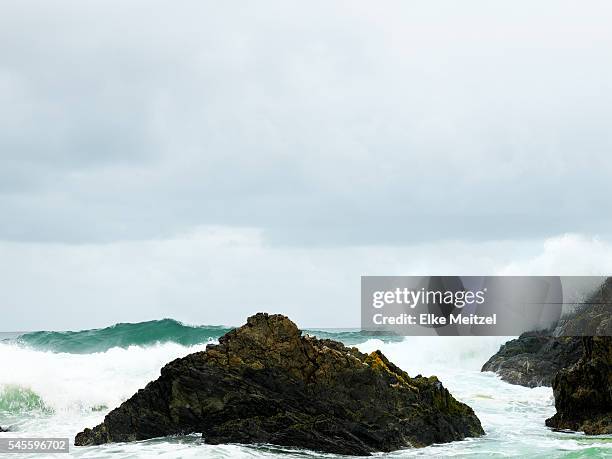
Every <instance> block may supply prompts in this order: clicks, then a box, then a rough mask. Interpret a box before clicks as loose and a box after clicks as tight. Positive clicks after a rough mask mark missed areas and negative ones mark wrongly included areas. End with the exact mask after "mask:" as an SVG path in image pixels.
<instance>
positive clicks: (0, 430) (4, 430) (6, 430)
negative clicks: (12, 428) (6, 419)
mask: <svg viewBox="0 0 612 459" xmlns="http://www.w3.org/2000/svg"><path fill="white" fill-rule="evenodd" d="M0 432H8V429H3V428H2V426H0Z"/></svg>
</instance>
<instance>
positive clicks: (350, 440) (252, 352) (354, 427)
mask: <svg viewBox="0 0 612 459" xmlns="http://www.w3.org/2000/svg"><path fill="white" fill-rule="evenodd" d="M193 432H201V433H202V435H203V437H204V440H205V441H206V442H207V443H211V444H218V443H247V444H253V443H269V444H275V445H281V446H295V447H302V448H307V449H312V450H318V451H325V452H331V453H339V454H352V455H368V454H370V453H372V452H376V451H392V450H396V449H399V448H403V447H407V446H413V447H419V446H425V445H430V444H432V443H442V442H449V441H453V440H461V439H464V438H466V437H474V436H479V435H482V434H484V432H483V430H482V427H481V425H480V421H479V420H478V418H477V417H476V415H475V414H474V412H473V411H472V409H471V408H470V407H469V406H467V405H465V404H463V403H461V402H458V401H457V400H455V399H454V398H453V397H452V395H451V394H450V393H449V392H448V390H446V389H445V388H444V387H443V386H442V384H441V383H440V381H438V379H437V378H436V377H435V376H432V377H429V378H426V377H422V376H416V377H414V378H411V377H409V376H408V374H406V373H405V372H404V371H402V370H401V369H399V368H398V367H396V366H395V365H394V364H392V363H391V362H389V360H387V359H386V358H385V356H384V355H383V354H382V353H380V352H379V351H377V352H373V353H371V354H369V355H366V354H362V353H361V352H359V351H358V350H357V349H356V348H349V347H345V346H344V345H343V344H341V343H339V342H336V341H332V340H319V339H316V338H312V337H309V336H302V335H301V332H300V331H299V330H298V328H297V327H296V326H295V324H294V323H293V322H291V321H290V320H289V319H288V318H286V317H284V316H281V315H268V314H262V313H260V314H257V315H255V316H253V317H250V318H249V319H248V321H247V324H246V325H244V326H242V327H240V328H238V329H235V330H233V331H231V332H229V333H227V334H226V335H224V336H223V337H221V338H220V339H219V344H218V345H208V346H207V349H206V351H205V352H198V353H194V354H191V355H188V356H187V357H184V358H181V359H177V360H174V361H173V362H170V363H169V364H167V365H166V366H165V367H164V368H162V370H161V376H160V377H159V379H157V380H156V381H153V382H151V383H149V384H148V385H147V386H146V387H145V388H144V389H141V390H139V391H138V392H137V393H136V394H135V395H134V396H132V397H131V398H130V399H129V400H127V401H126V402H124V403H123V404H122V405H121V406H119V407H118V408H116V409H114V410H113V411H111V412H110V413H109V414H108V415H107V416H106V417H105V419H104V422H103V423H102V424H100V425H98V426H96V427H94V428H93V429H85V430H84V431H83V432H81V433H79V434H78V435H77V436H76V439H75V445H77V446H82V445H95V444H102V443H108V442H125V441H134V440H143V439H148V438H153V437H160V436H166V435H173V434H187V433H193Z"/></svg>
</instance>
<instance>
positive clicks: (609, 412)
mask: <svg viewBox="0 0 612 459" xmlns="http://www.w3.org/2000/svg"><path fill="white" fill-rule="evenodd" d="M583 343H584V355H583V356H582V358H581V359H580V360H579V361H578V363H576V364H575V365H573V366H572V367H570V368H566V369H563V370H561V371H560V372H559V373H558V374H557V375H556V376H555V379H554V381H553V392H554V395H555V408H557V413H556V414H555V415H554V416H553V417H552V418H550V419H547V420H546V425H547V426H549V427H553V428H556V429H569V430H574V431H583V432H584V433H585V434H587V435H599V434H612V337H609V336H596V337H592V336H590V337H585V338H583Z"/></svg>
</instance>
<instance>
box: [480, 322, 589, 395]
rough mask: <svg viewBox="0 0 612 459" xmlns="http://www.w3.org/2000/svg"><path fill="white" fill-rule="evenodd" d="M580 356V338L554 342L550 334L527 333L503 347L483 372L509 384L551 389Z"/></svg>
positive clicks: (555, 339)
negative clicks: (558, 373) (562, 370)
mask: <svg viewBox="0 0 612 459" xmlns="http://www.w3.org/2000/svg"><path fill="white" fill-rule="evenodd" d="M581 356H582V344H581V340H580V338H578V337H573V336H568V337H560V338H553V337H551V336H550V332H528V333H523V334H522V335H521V336H519V337H518V338H517V339H513V340H511V341H508V342H507V343H506V344H504V345H502V347H501V348H500V349H499V351H498V352H497V354H495V355H493V356H492V357H491V358H490V359H489V360H488V361H487V362H486V363H485V364H484V365H483V366H482V371H494V372H495V373H497V374H498V375H500V377H501V379H502V380H504V381H506V382H509V383H510V384H519V385H521V386H527V387H537V386H550V385H551V384H552V380H553V378H554V376H555V375H556V374H557V372H558V371H559V370H561V369H562V368H565V367H567V366H570V365H573V364H574V363H576V362H577V361H578V360H579V359H580V357H581Z"/></svg>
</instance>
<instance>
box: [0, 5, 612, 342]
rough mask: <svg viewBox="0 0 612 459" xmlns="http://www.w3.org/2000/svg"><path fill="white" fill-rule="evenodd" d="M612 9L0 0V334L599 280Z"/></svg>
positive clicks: (302, 314) (351, 313) (327, 317)
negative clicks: (462, 288)
mask: <svg viewBox="0 0 612 459" xmlns="http://www.w3.org/2000/svg"><path fill="white" fill-rule="evenodd" d="M611 23H612V4H610V2H607V1H575V2H568V1H560V0H555V1H539V2H531V1H516V0H513V1H504V2H489V1H484V0H483V1H462V2H455V1H449V2H444V1H429V0H423V1H410V2H406V1H403V2H390V1H389V2H384V3H383V4H377V5H373V4H372V3H369V2H363V3H361V2H355V1H351V2H329V1H323V2H285V1H282V2H281V1H276V2H263V1H258V2H230V1H225V2H212V1H185V2H169V1H167V2H155V1H151V0H146V1H135V0H134V1H125V0H105V1H88V2H82V1H76V0H75V1H70V2H66V1H59V0H58V1H54V2H47V1H28V0H9V1H3V2H2V3H1V4H0V219H1V220H0V275H1V279H2V280H1V281H0V282H1V286H0V308H1V317H2V318H1V319H0V320H1V322H0V330H27V329H68V328H70V329H77V328H90V327H94V326H103V325H108V324H111V323H114V322H117V321H140V320H148V319H154V318H162V317H174V318H177V319H180V320H184V321H187V322H192V323H224V324H240V323H242V322H243V321H244V319H245V318H246V316H247V315H248V314H250V313H253V312H256V311H259V310H267V311H271V312H283V313H285V314H288V315H289V316H290V317H292V318H294V319H295V320H296V321H297V322H298V323H299V324H300V325H303V326H347V327H350V326H357V325H358V323H359V322H358V321H359V276H361V275H365V274H380V275H383V274H422V275H426V274H495V273H515V274H521V273H527V274H534V273H536V274H537V273H541V274H557V273H559V274H609V273H610V272H611V271H612V262H611V261H610V260H611V259H612V248H611V245H610V241H611V240H612V239H611V238H610V234H611V233H612V218H610V209H611V206H610V196H612V180H611V178H612V156H611V153H612V129H611V128H610V127H611V126H612V59H610V56H612V28H611V27H610V24H611Z"/></svg>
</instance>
